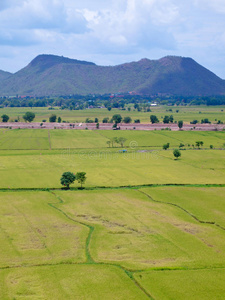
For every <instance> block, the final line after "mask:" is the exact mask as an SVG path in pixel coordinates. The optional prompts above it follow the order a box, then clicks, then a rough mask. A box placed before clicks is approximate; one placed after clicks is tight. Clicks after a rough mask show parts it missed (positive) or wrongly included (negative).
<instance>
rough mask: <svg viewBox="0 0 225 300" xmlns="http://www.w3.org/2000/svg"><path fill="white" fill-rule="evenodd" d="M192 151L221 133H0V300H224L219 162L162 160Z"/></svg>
mask: <svg viewBox="0 0 225 300" xmlns="http://www.w3.org/2000/svg"><path fill="white" fill-rule="evenodd" d="M49 133H50V140H49V135H48V134H49ZM115 136H118V137H119V136H124V137H126V138H127V141H126V148H127V150H128V152H127V153H119V149H120V148H111V147H110V148H108V147H107V144H106V141H107V140H108V139H110V138H112V137H115ZM197 140H202V141H203V142H204V146H203V147H207V148H208V147H209V145H210V144H213V145H214V147H216V148H221V145H222V144H223V142H224V132H169V131H168V132H166V131H159V132H156V131H152V132H144V131H143V132H141V131H138V132H136V131H123V132H122V131H118V132H116V133H115V132H113V131H75V130H74V131H73V130H63V131H62V130H61V131H60V130H52V131H50V132H48V131H47V130H32V129H31V130H3V129H1V130H0V178H1V181H0V206H1V210H0V253H1V255H0V298H1V299H157V300H158V299H160V300H161V299H223V298H224V296H225V290H224V284H223V281H224V275H225V274H224V270H225V269H224V268H225V265H224V261H225V254H224V253H225V239H224V237H225V222H224V220H225V205H224V201H225V198H224V194H225V188H224V187H219V184H221V185H225V166H224V164H223V161H224V150H218V149H217V150H215V149H214V150H208V149H207V150H185V151H182V152H181V153H182V156H181V158H180V159H178V160H174V157H173V153H172V149H171V150H167V151H164V150H161V149H159V148H161V146H162V144H164V143H166V142H170V145H171V148H174V147H177V146H178V145H179V144H180V142H183V143H184V144H186V147H187V144H192V143H195V141H197ZM50 145H51V147H50ZM130 145H131V147H130ZM133 145H135V146H136V147H135V148H133V147H132V146H133ZM50 148H51V149H50ZM140 150H141V152H140ZM143 150H147V152H143ZM150 150H152V151H150ZM64 171H73V172H78V171H85V172H86V173H87V181H86V183H85V187H87V188H89V189H86V190H85V189H84V190H78V189H74V190H69V191H65V190H60V188H61V185H60V177H61V175H62V173H63V172H64ZM149 184H154V185H156V186H151V187H144V186H143V185H149ZM160 184H161V185H165V184H173V186H160ZM178 184H182V185H185V184H187V185H189V186H176V185H178ZM209 184H214V185H215V186H214V187H213V186H212V187H209V186H208V185H209ZM191 185H192V186H191ZM198 185H199V186H198ZM78 186H79V184H78V183H75V184H74V185H73V187H76V188H77V187H78ZM121 186H127V187H126V188H120V187H121ZM129 186H130V188H129ZM131 186H133V187H131ZM98 187H108V188H98ZM23 188H25V189H26V188H27V189H30V190H27V191H26V190H22V189H23ZM36 188H37V189H46V191H41V190H39V191H38V190H35V189H36ZM51 188H52V189H53V188H54V189H55V188H56V190H51ZM4 189H5V190H4ZM32 189H34V190H32ZM47 190H48V191H47Z"/></svg>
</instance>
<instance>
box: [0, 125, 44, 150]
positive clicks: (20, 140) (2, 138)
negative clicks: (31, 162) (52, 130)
mask: <svg viewBox="0 0 225 300" xmlns="http://www.w3.org/2000/svg"><path fill="white" fill-rule="evenodd" d="M0 149H1V150H3V149H4V150H7V149H9V150H15V149H18V150H22V149H29V150H33V149H49V139H48V131H47V130H36V129H15V130H8V129H5V130H1V131H0Z"/></svg>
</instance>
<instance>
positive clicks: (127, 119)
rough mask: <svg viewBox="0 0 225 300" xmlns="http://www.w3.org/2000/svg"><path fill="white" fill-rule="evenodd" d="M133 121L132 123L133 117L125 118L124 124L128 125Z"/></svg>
mask: <svg viewBox="0 0 225 300" xmlns="http://www.w3.org/2000/svg"><path fill="white" fill-rule="evenodd" d="M131 121H132V119H131V117H125V118H124V119H123V122H124V123H126V124H128V123H131Z"/></svg>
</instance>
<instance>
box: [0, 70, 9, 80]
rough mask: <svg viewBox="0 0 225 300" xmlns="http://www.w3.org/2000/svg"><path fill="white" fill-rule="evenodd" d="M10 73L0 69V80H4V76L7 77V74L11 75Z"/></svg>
mask: <svg viewBox="0 0 225 300" xmlns="http://www.w3.org/2000/svg"><path fill="white" fill-rule="evenodd" d="M11 75H12V74H11V73H9V72H5V71H2V70H0V81H1V80H4V79H6V78H9V76H11Z"/></svg>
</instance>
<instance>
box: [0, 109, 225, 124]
mask: <svg viewBox="0 0 225 300" xmlns="http://www.w3.org/2000/svg"><path fill="white" fill-rule="evenodd" d="M27 111H32V112H34V113H35V115H36V118H35V121H36V122H42V120H46V121H47V122H48V120H49V117H50V115H51V114H53V113H54V114H56V115H57V116H58V117H61V118H62V120H63V121H66V122H75V123H76V122H78V123H79V122H85V120H86V119H87V118H89V119H91V120H94V119H95V118H98V119H99V122H102V120H103V118H105V117H109V118H112V116H113V115H114V114H121V116H122V117H123V118H124V117H126V116H129V117H131V118H132V120H133V121H134V120H135V119H140V121H141V123H149V122H150V119H149V117H150V115H151V114H154V115H156V116H157V117H158V119H159V121H160V122H162V120H163V117H164V116H165V115H173V117H174V121H179V120H183V121H184V122H185V123H190V121H193V120H198V121H199V122H201V120H202V119H205V118H208V119H209V120H210V121H211V122H212V123H217V121H218V120H220V121H222V122H224V123H225V107H224V106H179V107H171V106H157V107H152V108H151V112H143V111H141V112H139V111H137V110H133V109H131V111H128V110H120V109H117V108H113V109H112V110H111V111H108V110H107V109H105V108H94V109H85V110H61V109H59V108H57V107H56V108H55V109H54V110H49V109H48V108H47V107H43V108H42V107H34V108H32V109H31V108H30V107H12V108H11V107H6V108H0V116H1V115H2V114H7V115H8V116H9V117H10V120H15V119H18V118H19V120H20V121H23V119H22V117H23V115H24V114H25V112H27ZM176 111H178V112H176Z"/></svg>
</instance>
